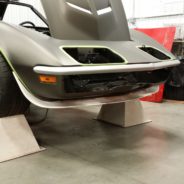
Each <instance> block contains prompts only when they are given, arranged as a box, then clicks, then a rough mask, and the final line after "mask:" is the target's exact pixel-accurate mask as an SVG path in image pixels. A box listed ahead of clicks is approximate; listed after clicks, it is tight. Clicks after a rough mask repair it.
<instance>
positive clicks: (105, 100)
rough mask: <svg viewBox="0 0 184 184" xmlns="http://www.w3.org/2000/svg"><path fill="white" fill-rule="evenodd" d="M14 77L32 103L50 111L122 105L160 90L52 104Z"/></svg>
mask: <svg viewBox="0 0 184 184" xmlns="http://www.w3.org/2000/svg"><path fill="white" fill-rule="evenodd" d="M13 75H14V77H15V80H16V81H17V84H18V85H19V87H20V90H21V91H22V93H23V94H24V96H25V97H26V98H27V99H28V100H29V101H30V102H31V103H33V104H34V105H36V106H38V107H42V108H48V109H65V108H76V107H81V106H96V105H103V104H114V103H120V102H125V101H130V100H135V99H139V98H142V97H145V96H148V95H150V94H153V93H155V92H157V91H158V89H159V88H158V86H154V87H151V88H147V89H142V90H140V91H136V92H132V93H129V94H127V95H119V96H109V97H100V98H90V99H76V100H63V101H54V102H50V101H44V100H41V99H39V98H37V97H35V96H34V95H33V94H31V93H30V92H29V91H28V90H27V89H26V88H25V87H24V85H23V84H22V83H21V82H20V80H19V79H18V77H17V76H16V74H15V73H14V72H13Z"/></svg>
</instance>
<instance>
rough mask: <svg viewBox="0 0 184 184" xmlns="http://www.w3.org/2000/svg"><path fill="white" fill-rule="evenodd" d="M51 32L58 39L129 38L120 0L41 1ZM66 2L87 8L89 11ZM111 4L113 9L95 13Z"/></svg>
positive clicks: (128, 39) (121, 39) (112, 39)
mask: <svg viewBox="0 0 184 184" xmlns="http://www.w3.org/2000/svg"><path fill="white" fill-rule="evenodd" d="M41 1H42V4H43V7H44V9H45V12H46V15H47V19H48V22H49V25H50V30H51V34H52V36H53V37H54V38H58V39H61V40H63V39H64V40H107V41H110V40H111V41H130V34H129V29H128V24H127V20H126V16H125V12H124V9H123V5H122V2H121V0H52V1H51V0H41ZM67 2H70V3H72V4H75V5H78V6H80V7H83V8H85V9H88V10H90V11H91V12H92V14H88V13H85V12H82V11H79V10H76V9H75V8H72V7H70V6H69V5H68V4H67ZM108 6H110V7H111V8H112V11H111V12H109V13H106V14H103V15H100V16H98V15H97V10H99V9H101V8H105V7H108Z"/></svg>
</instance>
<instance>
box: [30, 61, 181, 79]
mask: <svg viewBox="0 0 184 184" xmlns="http://www.w3.org/2000/svg"><path fill="white" fill-rule="evenodd" d="M179 64H180V61H178V60H168V61H161V62H158V63H147V64H126V65H105V66H73V67H64V66H63V67H49V66H35V67H34V69H33V70H34V71H35V72H36V73H38V74H46V75H83V74H102V73H121V72H140V71H154V70H160V69H164V68H170V67H174V66H176V65H179Z"/></svg>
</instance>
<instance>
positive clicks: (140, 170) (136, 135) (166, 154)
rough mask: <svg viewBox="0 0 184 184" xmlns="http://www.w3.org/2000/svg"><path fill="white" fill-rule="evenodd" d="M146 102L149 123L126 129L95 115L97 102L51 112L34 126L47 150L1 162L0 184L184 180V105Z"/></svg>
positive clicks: (157, 183)
mask: <svg viewBox="0 0 184 184" xmlns="http://www.w3.org/2000/svg"><path fill="white" fill-rule="evenodd" d="M144 106H145V109H146V112H147V113H148V114H149V117H150V118H151V119H152V120H153V122H152V123H149V124H145V125H141V126H137V127H132V128H127V129H122V128H118V127H115V126H112V125H109V124H105V123H100V122H97V121H96V120H94V119H93V118H95V116H96V114H97V112H98V110H99V107H98V108H97V107H90V108H83V109H69V110H55V111H50V112H49V115H48V119H47V120H46V122H45V123H42V124H39V125H37V126H33V131H34V133H35V135H36V137H37V138H38V140H39V142H40V144H41V145H42V146H45V147H46V148H47V150H46V151H44V152H41V153H38V154H35V155H31V156H28V157H24V158H21V159H18V160H14V161H11V162H6V163H3V164H0V183H2V184H113V183H114V184H174V183H176V184H183V183H184V104H178V103H174V104H173V103H171V102H165V103H163V104H153V103H144ZM41 113H42V114H43V111H40V114H41ZM37 115H38V114H35V117H36V116H37ZM1 149H2V148H1Z"/></svg>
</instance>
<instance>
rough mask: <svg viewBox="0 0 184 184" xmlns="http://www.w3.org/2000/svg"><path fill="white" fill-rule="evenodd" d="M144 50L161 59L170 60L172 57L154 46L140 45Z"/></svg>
mask: <svg viewBox="0 0 184 184" xmlns="http://www.w3.org/2000/svg"><path fill="white" fill-rule="evenodd" d="M139 48H140V49H141V50H142V51H144V52H146V53H148V54H150V55H152V56H153V57H155V58H157V59H160V60H169V59H171V57H169V56H168V55H166V54H164V53H163V52H161V51H159V50H157V49H155V48H153V47H139Z"/></svg>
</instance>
